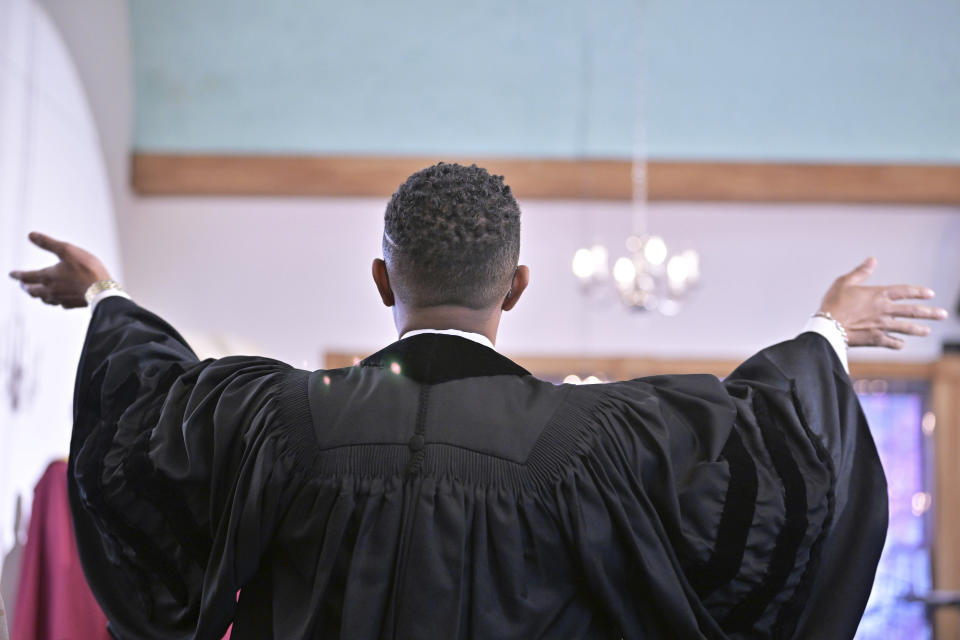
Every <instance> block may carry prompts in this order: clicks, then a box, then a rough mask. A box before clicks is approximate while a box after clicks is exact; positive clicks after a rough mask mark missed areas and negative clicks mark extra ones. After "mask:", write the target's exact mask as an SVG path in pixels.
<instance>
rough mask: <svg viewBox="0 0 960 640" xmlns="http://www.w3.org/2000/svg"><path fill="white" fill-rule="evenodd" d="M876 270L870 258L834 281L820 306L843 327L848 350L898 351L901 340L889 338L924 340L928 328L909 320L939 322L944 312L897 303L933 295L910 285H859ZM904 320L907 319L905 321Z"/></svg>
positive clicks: (942, 310)
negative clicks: (877, 349)
mask: <svg viewBox="0 0 960 640" xmlns="http://www.w3.org/2000/svg"><path fill="white" fill-rule="evenodd" d="M876 266H877V261H876V260H875V259H874V258H867V259H866V260H865V261H864V262H863V264H861V265H860V266H858V267H857V268H856V269H854V270H853V271H851V272H850V273H847V274H845V275H842V276H840V277H839V278H837V279H836V280H835V281H834V283H833V286H831V287H830V290H829V291H827V295H825V296H824V298H823V302H822V303H821V304H820V310H821V311H827V312H829V313H830V315H831V316H833V318H834V319H836V321H837V322H839V323H840V324H841V325H843V327H844V329H846V331H847V340H848V342H849V345H850V346H851V347H864V346H870V347H887V348H888V349H902V348H903V340H902V339H901V338H898V337H896V336H893V335H891V334H894V333H898V334H903V335H910V336H925V335H928V334H929V333H930V327H928V326H926V325H923V324H920V323H917V322H911V320H943V319H944V318H946V317H947V310H946V309H941V308H939V307H931V306H928V305H922V304H902V303H898V302H897V301H898V300H909V299H917V300H928V299H930V298H932V297H933V291H932V290H930V289H928V288H927V287H922V286H918V285H910V284H900V285H888V286H864V285H862V284H860V283H862V282H863V281H864V280H866V279H867V277H868V276H869V275H870V274H871V273H873V270H874V268H875V267H876ZM904 318H909V319H910V320H906V319H904Z"/></svg>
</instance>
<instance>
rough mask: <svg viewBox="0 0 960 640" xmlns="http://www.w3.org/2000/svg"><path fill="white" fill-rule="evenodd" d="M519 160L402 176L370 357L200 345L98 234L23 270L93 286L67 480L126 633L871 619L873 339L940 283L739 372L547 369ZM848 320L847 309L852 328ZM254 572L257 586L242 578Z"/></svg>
mask: <svg viewBox="0 0 960 640" xmlns="http://www.w3.org/2000/svg"><path fill="white" fill-rule="evenodd" d="M519 215H520V212H519V209H518V207H517V203H516V201H515V200H514V198H513V196H512V194H511V193H510V190H509V187H506V186H505V185H504V184H503V181H502V179H501V178H499V177H497V176H491V175H490V174H488V173H487V172H486V171H484V170H482V169H479V168H477V167H461V166H458V165H444V164H441V165H436V166H433V167H430V168H427V169H424V170H423V171H421V172H418V173H416V174H414V175H413V176H411V177H410V178H409V179H408V180H407V181H406V182H405V183H404V184H403V185H402V186H401V187H400V189H399V190H398V191H397V193H396V194H394V196H393V198H392V199H391V200H390V202H389V204H388V206H387V211H386V216H385V221H384V236H383V250H384V260H380V259H378V260H375V261H374V265H373V279H374V281H375V283H376V286H377V287H378V289H379V292H380V295H381V297H382V298H383V302H384V303H385V304H386V305H387V306H390V307H392V308H393V312H394V318H395V321H396V325H397V329H398V332H399V334H400V336H401V339H400V340H399V341H398V342H396V343H394V344H392V345H390V346H388V347H386V348H385V349H383V350H382V351H380V352H378V353H376V354H374V355H372V356H370V357H368V358H367V359H365V360H364V361H362V362H361V363H360V364H359V365H357V366H354V367H349V368H345V369H337V370H327V371H315V372H309V371H302V370H298V369H294V368H292V367H290V366H288V365H286V364H284V363H282V362H277V361H274V360H270V359H266V358H258V357H229V358H223V359H220V360H205V361H199V360H198V359H197V357H196V356H195V355H194V354H193V352H192V351H191V350H190V347H189V346H187V344H186V343H185V342H184V340H183V339H182V338H181V337H180V335H179V334H178V333H177V332H176V331H175V330H174V329H173V327H171V326H170V325H168V324H167V323H166V322H164V321H163V320H162V319H160V318H159V317H157V316H156V315H154V314H152V313H150V312H149V311H147V310H146V309H143V308H142V307H140V306H138V305H137V304H135V303H134V302H132V301H131V300H130V299H128V297H127V296H126V294H124V293H123V292H122V291H121V290H120V289H119V288H118V286H117V285H116V284H115V283H113V282H112V281H111V280H110V276H109V274H108V273H107V272H106V270H105V269H104V268H103V265H102V264H101V263H100V262H99V261H98V260H97V259H96V258H95V257H93V256H92V255H90V254H89V253H86V252H84V251H83V250H81V249H79V248H77V247H74V246H72V245H69V244H67V243H63V242H59V241H56V240H53V239H51V238H49V237H46V236H43V235H40V234H32V235H31V239H32V240H33V241H34V242H35V243H36V244H38V245H39V246H41V247H43V248H45V249H49V250H50V251H52V252H54V253H55V254H56V255H57V256H58V257H59V258H60V262H59V263H58V264H57V265H55V266H53V267H50V268H48V269H44V270H40V271H34V272H14V273H13V274H11V275H13V276H14V277H15V278H17V279H19V280H20V281H21V282H22V283H23V284H24V287H25V288H26V290H27V291H28V292H29V293H30V295H33V296H35V297H38V298H41V299H43V300H44V301H45V302H47V303H50V304H60V305H63V306H65V307H73V306H82V305H83V304H85V298H84V293H85V292H86V293H88V294H89V298H90V300H91V302H92V303H93V304H95V310H94V312H93V319H92V321H91V324H90V329H89V332H88V335H87V339H86V343H85V346H84V350H83V355H82V357H81V362H80V366H79V372H78V376H77V384H76V397H75V425H74V431H73V438H72V442H71V450H70V467H69V484H70V495H71V501H72V510H73V516H74V525H75V529H76V534H77V540H78V543H79V549H80V554H81V557H82V561H83V564H84V568H85V570H86V574H87V576H88V579H89V581H90V584H91V587H92V588H93V591H94V593H95V594H96V596H97V598H98V599H99V601H100V603H101V604H102V606H103V609H104V611H105V612H106V614H107V616H108V618H109V620H110V627H111V630H112V632H113V633H114V634H115V635H116V636H117V637H118V638H124V639H126V638H164V639H166V638H210V639H215V638H219V637H220V636H221V635H222V634H223V633H224V631H225V629H226V628H227V626H228V625H229V624H230V623H231V622H233V623H234V629H233V638H234V639H235V640H245V639H248V638H255V639H258V640H263V639H267V638H278V639H284V640H286V639H296V638H438V639H446V638H481V639H488V638H520V639H529V638H620V637H624V638H825V639H833V638H850V637H852V636H853V634H854V632H855V630H856V628H857V623H858V621H859V618H860V616H861V615H862V612H863V609H864V606H865V603H866V601H867V596H868V593H869V591H870V587H871V584H872V582H873V576H874V571H875V568H876V564H877V560H878V558H879V556H880V551H881V547H882V546H883V541H884V535H885V530H886V522H887V495H886V483H885V479H884V475H883V471H882V469H881V467H880V463H879V460H878V458H877V454H876V450H875V448H874V444H873V441H872V439H871V436H870V432H869V430H868V427H867V424H866V421H865V420H864V417H863V414H862V412H861V411H860V407H859V405H858V403H857V399H856V396H855V395H854V392H853V389H852V388H851V385H850V380H849V376H848V375H847V372H846V353H845V348H846V347H845V345H844V344H843V342H844V338H846V340H848V341H849V344H850V345H882V346H887V347H892V348H898V347H899V346H901V345H902V342H901V341H900V339H898V338H896V337H894V336H893V335H891V334H893V333H902V334H914V335H924V334H925V333H926V332H927V329H926V327H923V326H921V325H919V324H916V323H914V322H912V321H911V320H906V319H903V318H930V319H933V318H940V317H943V316H944V315H945V312H943V311H942V310H940V309H936V308H932V307H928V306H923V305H908V304H896V303H894V302H893V301H894V300H896V299H903V298H929V297H931V296H932V292H931V291H929V290H927V289H925V288H923V287H913V286H891V287H867V286H863V285H861V284H860V283H861V281H862V280H864V279H865V278H866V277H867V276H868V275H869V273H870V271H871V270H872V269H873V265H874V263H873V261H872V260H868V261H867V262H865V263H864V264H863V265H861V266H860V267H858V268H857V269H855V270H854V271H853V272H851V273H850V274H848V275H846V276H843V277H841V278H839V279H838V280H837V281H836V282H835V283H834V284H833V286H832V287H831V288H830V289H829V291H828V293H827V294H826V297H825V298H824V300H823V303H822V306H821V312H822V313H821V314H820V315H821V316H823V317H818V318H816V319H814V320H813V321H812V322H811V324H810V325H809V326H808V328H809V329H810V330H809V331H805V332H804V333H802V334H801V335H800V336H798V337H797V338H795V339H793V340H789V341H787V342H783V343H781V344H778V345H775V346H773V347H770V348H768V349H765V350H763V351H761V352H760V353H758V354H757V355H755V356H753V357H752V358H750V359H749V360H747V361H746V362H744V363H743V364H742V365H741V366H740V367H739V368H738V369H737V370H736V371H735V372H734V373H732V374H731V375H730V376H729V377H728V378H727V379H726V380H724V381H722V382H721V381H720V380H718V379H717V378H715V377H713V376H707V375H694V376H657V377H652V378H645V379H638V380H631V381H626V382H616V383H611V384H603V385H590V386H572V385H560V386H555V385H553V384H550V383H548V382H544V381H541V380H538V379H537V378H535V377H533V376H532V375H530V374H529V373H528V372H527V371H525V370H524V369H523V368H522V367H520V366H518V365H517V364H515V363H514V362H511V361H510V360H508V359H507V358H505V357H503V356H502V355H500V354H499V353H497V352H496V351H495V350H494V349H493V343H494V340H495V337H496V331H497V326H498V324H499V321H500V316H501V313H502V311H506V310H509V309H511V308H512V307H513V306H514V305H515V304H516V303H517V301H518V299H519V298H520V296H521V295H522V293H523V291H524V288H525V287H526V286H527V283H528V281H529V270H528V269H527V267H525V266H518V265H517V257H518V252H519V229H520V227H519V225H520V218H519ZM844 332H845V334H846V335H845V336H844ZM238 592H239V596H238Z"/></svg>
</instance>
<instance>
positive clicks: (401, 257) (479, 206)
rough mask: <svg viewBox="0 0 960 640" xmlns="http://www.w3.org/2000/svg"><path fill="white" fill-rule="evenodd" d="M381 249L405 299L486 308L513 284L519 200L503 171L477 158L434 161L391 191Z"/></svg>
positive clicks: (424, 304) (427, 304)
mask: <svg viewBox="0 0 960 640" xmlns="http://www.w3.org/2000/svg"><path fill="white" fill-rule="evenodd" d="M383 256H384V259H385V260H386V262H387V273H388V274H389V278H390V285H391V287H392V289H393V291H394V294H395V295H397V296H398V297H399V298H400V299H401V300H402V301H403V302H404V303H406V304H409V305H412V306H415V307H419V308H424V307H435V306H440V305H456V306H462V307H469V308H471V309H485V308H488V307H490V306H492V305H494V304H496V303H497V302H498V301H499V300H502V299H503V298H504V297H505V296H506V295H507V292H508V291H509V290H510V284H511V282H512V280H513V274H514V272H515V271H516V267H517V260H518V259H519V256H520V207H519V206H518V205H517V201H516V199H515V198H514V197H513V194H512V193H511V192H510V187H509V186H507V185H506V184H504V182H503V176H496V175H491V174H490V173H489V172H488V171H487V170H486V169H483V168H481V167H478V166H477V165H475V164H474V165H470V166H469V167H465V166H462V165H459V164H447V163H443V162H441V163H439V164H435V165H433V166H432V167H427V168H426V169H422V170H420V171H418V172H416V173H415V174H413V175H412V176H410V177H409V178H407V180H406V182H404V183H403V184H402V185H400V188H399V189H397V192H396V193H394V194H393V197H392V198H390V202H389V203H388V204H387V210H386V213H385V214H384V217H383Z"/></svg>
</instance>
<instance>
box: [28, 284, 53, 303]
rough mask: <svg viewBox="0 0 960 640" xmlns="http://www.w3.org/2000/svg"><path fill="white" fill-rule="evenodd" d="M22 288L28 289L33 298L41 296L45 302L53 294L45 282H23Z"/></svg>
mask: <svg viewBox="0 0 960 640" xmlns="http://www.w3.org/2000/svg"><path fill="white" fill-rule="evenodd" d="M20 288H21V289H23V290H24V291H26V292H27V295H29V296H30V297H31V298H40V299H41V300H43V301H44V302H46V301H47V300H49V299H50V298H51V296H52V295H53V292H51V291H50V288H49V287H47V285H45V284H22V285H20Z"/></svg>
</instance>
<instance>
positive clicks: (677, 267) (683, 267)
mask: <svg viewBox="0 0 960 640" xmlns="http://www.w3.org/2000/svg"><path fill="white" fill-rule="evenodd" d="M689 277H690V261H689V260H688V259H687V258H686V257H685V256H684V255H683V254H681V255H677V256H672V257H671V258H670V260H668V261H667V279H669V280H670V286H671V288H673V289H680V290H682V289H683V288H684V287H685V286H686V284H687V278H689Z"/></svg>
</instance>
